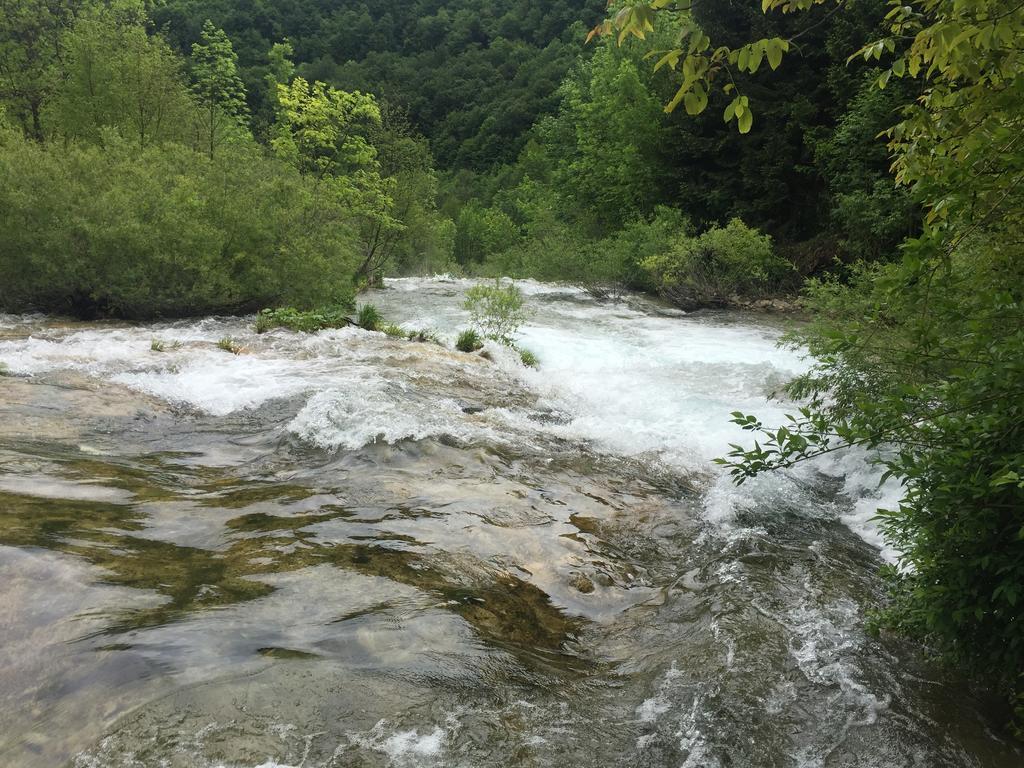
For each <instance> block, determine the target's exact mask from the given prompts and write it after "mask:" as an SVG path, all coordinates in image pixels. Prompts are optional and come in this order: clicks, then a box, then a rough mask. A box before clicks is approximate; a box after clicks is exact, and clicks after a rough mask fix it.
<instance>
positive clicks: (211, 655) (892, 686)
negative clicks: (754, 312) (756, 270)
mask: <svg viewBox="0 0 1024 768" xmlns="http://www.w3.org/2000/svg"><path fill="white" fill-rule="evenodd" d="M465 287H466V284H465V283H462V282H458V281H446V280H440V279H435V280H401V281H393V282H391V283H389V286H388V289H387V290H384V291H380V292H377V293H376V294H374V295H373V296H372V297H369V299H368V300H370V301H373V302H374V303H376V304H377V305H378V306H379V307H380V308H381V310H382V311H383V313H384V315H385V316H386V317H387V318H388V319H389V320H393V321H395V322H399V323H402V324H404V326H405V327H407V328H434V329H436V330H437V331H438V332H439V333H440V335H441V336H442V338H444V339H446V340H447V341H448V342H449V347H450V342H451V340H452V339H453V338H454V336H455V334H456V332H457V331H458V330H459V329H461V328H463V327H465V326H466V324H467V315H466V313H465V312H464V311H463V310H462V309H461V308H460V304H461V300H462V292H463V290H464V289H465ZM523 288H524V290H525V291H526V293H527V294H528V295H529V303H530V307H531V310H532V313H533V314H532V319H531V321H530V323H529V325H528V326H527V327H526V328H524V329H523V332H522V334H521V337H522V341H523V343H524V344H525V346H527V347H529V348H530V349H531V350H533V351H534V352H535V353H536V354H537V357H538V358H539V359H540V368H539V370H536V371H534V370H529V369H525V368H523V367H522V366H521V365H519V363H518V362H517V360H515V359H514V358H513V357H512V356H511V355H510V354H507V353H505V352H504V351H503V350H497V349H493V348H492V349H491V356H492V357H493V359H492V360H488V359H485V358H484V357H481V356H477V355H467V354H461V353H457V352H452V351H450V350H449V349H445V348H442V347H441V346H438V345H434V344H430V343H415V342H407V341H395V340H391V339H387V338H385V337H384V336H383V335H382V334H374V333H367V332H363V331H359V330H355V329H345V330H338V331H326V332H322V333H319V334H314V335H303V334H295V333H291V332H288V331H281V330H278V331H274V332H271V333H268V334H264V335H261V336H257V335H255V334H254V333H253V332H252V331H251V330H250V326H251V319H249V320H246V319H205V320H201V321H198V322H196V321H188V322H175V323H160V324H152V325H145V326H140V325H127V324H74V323H72V324H68V323H59V322H55V321H52V320H47V319H45V318H38V317H35V318H33V317H10V316H7V317H3V318H0V362H2V363H4V364H5V365H6V368H7V369H8V371H9V373H10V374H13V375H9V376H6V377H3V378H0V585H2V586H0V589H2V595H3V596H2V600H0V765H2V766H4V767H5V768H6V767H7V766H11V767H12V768H21V767H22V766H26V767H29V768H35V767H36V766H39V767H41V768H50V767H51V766H59V765H70V766H76V767H77V768H92V767H95V768H108V767H109V768H117V767H119V766H124V767H128V766H132V767H135V766H145V767H147V768H148V767H149V766H154V767H157V766H161V767H162V766H167V767H169V768H186V767H188V768H214V767H217V768H219V767H221V766H223V767H224V768H254V767H255V766H263V767H264V768H272V767H274V766H295V767H300V766H301V768H320V767H324V768H326V767H328V766H332V767H333V766H494V767H495V768H498V767H501V768H505V767H508V768H519V767H526V766H531V767H532V766H536V767H538V768H540V767H542V766H557V768H573V767H575V766H595V767H596V766H600V767H601V768H607V767H608V766H644V767H648V768H660V767H662V766H666V767H667V766H672V767H673V768H675V767H678V766H687V767H688V768H727V767H731V768H747V767H750V768H762V767H768V766H780V767H782V766H794V767H795V766H806V767H808V768H809V767H811V766H823V767H824V766H828V767H829V768H832V767H838V766H848V767H849V768H854V767H856V768H881V767H886V768H887V767H889V766H892V767H894V768H895V767H899V768H902V767H904V766H915V767H920V768H943V767H946V766H983V767H986V768H987V767H988V766H991V767H992V768H1003V767H1004V766H1005V767H1006V768H1010V767H1011V766H1013V767H1014V768H1019V767H1020V766H1021V765H1024V755H1022V753H1021V752H1020V751H1019V750H1018V749H1017V748H1016V747H1015V746H1014V745H1013V744H1012V743H1011V742H1009V741H1008V740H1007V739H1006V738H1005V737H1004V736H1003V735H1002V732H1001V730H1000V726H1001V723H1000V720H999V717H1000V714H1001V713H1000V711H999V709H998V708H993V707H992V702H989V701H986V700H985V699H984V697H983V695H982V694H981V693H979V692H978V691H975V690H973V689H972V688H971V687H970V684H969V682H968V681H966V680H964V679H960V678H958V677H956V676H955V675H953V674H952V673H949V672H943V671H940V670H939V669H937V668H935V667H933V666H930V665H929V664H928V663H926V662H925V661H922V659H921V658H920V657H919V655H918V654H917V652H916V651H915V650H914V649H913V648H910V647H907V646H904V645H903V644H901V643H899V642H897V641H895V640H893V639H887V638H882V639H876V638H873V637H871V636H869V635H867V634H866V633H865V631H864V613H865V610H867V609H869V608H870V607H871V606H872V605H875V604H877V601H878V599H879V596H880V591H881V585H880V582H879V578H878V576H877V571H878V566H879V565H880V563H881V562H882V558H884V557H890V558H891V557H892V553H888V552H884V551H880V550H879V548H878V545H879V540H878V537H877V535H876V534H875V533H874V532H873V529H872V528H871V525H870V522H869V521H868V518H869V517H870V516H871V514H872V513H873V511H874V509H875V508H876V507H877V506H878V505H879V504H880V503H885V502H886V501H888V502H890V503H891V502H892V501H893V500H894V499H895V498H896V495H895V494H894V491H893V490H892V489H891V488H887V487H883V488H882V489H881V490H878V489H877V482H876V481H875V476H874V474H873V473H872V471H871V470H870V469H869V468H868V467H867V466H866V465H865V464H864V462H863V460H862V458H861V457H857V456H847V457H845V458H843V459H840V460H837V461H833V462H831V463H829V464H821V465H819V466H816V467H813V468H807V469H805V470H803V471H801V472H800V473H797V474H791V475H787V476H776V477H770V478H765V479H762V480H759V481H758V482H755V483H751V484H747V485H744V486H742V487H741V488H736V487H734V486H732V485H731V484H730V483H729V482H728V480H727V479H725V478H723V477H721V476H720V474H719V473H717V472H716V471H714V470H713V469H712V468H711V465H710V463H709V459H710V458H712V457H714V456H717V455H721V454H722V453H723V452H724V451H726V450H727V449H728V448H727V446H728V443H729V442H735V441H736V440H737V438H740V439H742V437H743V434H742V433H738V431H737V430H735V428H734V427H732V425H730V424H729V423H728V414H729V412H730V411H733V410H746V411H755V412H758V413H760V414H764V415H765V416H766V417H767V418H768V419H769V420H770V419H772V418H779V417H780V416H781V413H783V412H784V411H785V409H786V403H780V402H778V401H775V400H769V399H768V398H769V396H770V395H771V394H772V393H773V392H774V391H775V390H777V389H778V387H779V386H780V385H781V384H782V383H783V382H785V380H786V379H787V377H789V376H791V375H792V374H793V373H795V372H798V371H799V370H800V369H801V368H802V366H803V365H804V363H803V361H802V360H801V359H800V358H799V357H798V356H796V355H795V354H793V353H790V352H786V351H782V350H779V349H777V348H776V346H775V339H776V338H777V336H778V333H779V329H778V327H777V326H776V325H775V324H773V323H771V322H769V321H767V320H765V319H764V318H758V317H752V316H743V315H738V314H729V313H723V314H708V315H699V316H682V315H681V314H680V313H677V312H672V311H670V310H667V309H665V308H663V307H659V306H656V305H654V304H652V303H649V302H646V301H644V300H641V299H639V298H629V299H628V300H627V301H625V302H620V303H598V302H596V301H594V300H592V299H590V298H589V297H587V296H586V295H585V294H582V293H581V292H579V291H576V290H573V289H568V288H558V287H554V286H544V285H540V284H536V283H525V284H523ZM225 336H231V337H233V338H234V339H235V340H236V341H237V342H238V343H239V344H241V346H242V347H243V349H242V351H241V353H240V354H238V355H232V354H230V353H228V352H225V351H223V350H221V349H218V348H217V346H216V342H217V341H218V340H219V339H221V338H222V337H225ZM154 339H157V340H161V341H163V342H164V350H163V351H156V350H153V349H151V342H152V341H153V340H154Z"/></svg>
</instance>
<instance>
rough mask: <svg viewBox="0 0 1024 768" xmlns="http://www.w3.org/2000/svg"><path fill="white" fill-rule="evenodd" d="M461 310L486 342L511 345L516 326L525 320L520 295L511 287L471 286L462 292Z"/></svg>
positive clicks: (495, 283) (521, 295)
mask: <svg viewBox="0 0 1024 768" xmlns="http://www.w3.org/2000/svg"><path fill="white" fill-rule="evenodd" d="M462 306H463V308H464V309H466V310H468V311H469V316H470V319H471V321H472V323H473V326H474V327H475V328H478V329H479V330H480V332H481V333H482V334H483V335H484V336H486V337H487V338H488V339H493V340H494V341H497V342H498V343H500V344H505V345H507V346H511V345H512V343H513V339H514V338H515V334H516V331H518V330H519V326H520V325H522V324H523V323H524V322H525V321H526V317H527V314H526V308H525V302H524V300H523V293H522V291H520V290H519V289H518V288H517V287H516V286H515V285H513V284H509V285H502V284H501V282H500V281H499V280H495V282H494V284H493V285H474V286H473V287H472V288H470V289H469V290H467V291H466V300H465V302H464V303H463V305H462Z"/></svg>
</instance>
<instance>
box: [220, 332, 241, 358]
mask: <svg viewBox="0 0 1024 768" xmlns="http://www.w3.org/2000/svg"><path fill="white" fill-rule="evenodd" d="M217 348H218V349H223V350H224V351H225V352H230V353H231V354H232V355H237V354H239V353H241V351H242V345H241V344H239V343H238V342H237V341H235V340H234V339H233V338H231V337H230V336H225V337H224V338H223V339H221V340H220V341H218V342H217Z"/></svg>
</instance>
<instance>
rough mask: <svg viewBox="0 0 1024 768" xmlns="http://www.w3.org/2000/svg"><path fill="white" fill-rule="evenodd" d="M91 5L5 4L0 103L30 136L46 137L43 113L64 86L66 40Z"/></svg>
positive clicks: (56, 0) (58, 0) (70, 0)
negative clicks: (78, 17) (61, 64)
mask: <svg viewBox="0 0 1024 768" xmlns="http://www.w3.org/2000/svg"><path fill="white" fill-rule="evenodd" d="M88 3H89V0H6V1H5V2H3V4H2V5H0V101H3V102H4V103H5V104H6V105H7V106H8V108H9V114H10V116H11V118H12V119H13V120H14V121H16V122H17V123H18V124H20V126H21V127H22V129H23V130H24V132H25V134H26V135H28V136H31V137H32V138H34V139H35V140H36V141H42V140H43V138H44V137H45V128H44V117H43V111H44V108H45V106H46V104H47V102H48V100H49V98H50V96H51V95H52V93H53V91H54V90H55V89H56V87H57V85H58V84H59V82H60V69H59V62H60V60H61V58H62V57H63V55H64V45H63V37H64V33H65V32H66V30H67V29H69V28H70V27H71V25H72V23H73V22H74V19H75V16H76V15H77V13H78V12H79V11H80V10H81V9H82V8H84V7H85V6H86V5H87V4H88Z"/></svg>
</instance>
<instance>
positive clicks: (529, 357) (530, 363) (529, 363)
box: [516, 347, 540, 368]
mask: <svg viewBox="0 0 1024 768" xmlns="http://www.w3.org/2000/svg"><path fill="white" fill-rule="evenodd" d="M516 351H517V352H519V359H520V360H521V361H522V363H523V365H525V366H526V367H527V368H536V367H537V366H538V365H539V364H540V361H539V360H538V359H537V356H536V355H535V354H533V352H531V351H530V350H528V349H526V348H525V347H516Z"/></svg>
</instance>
